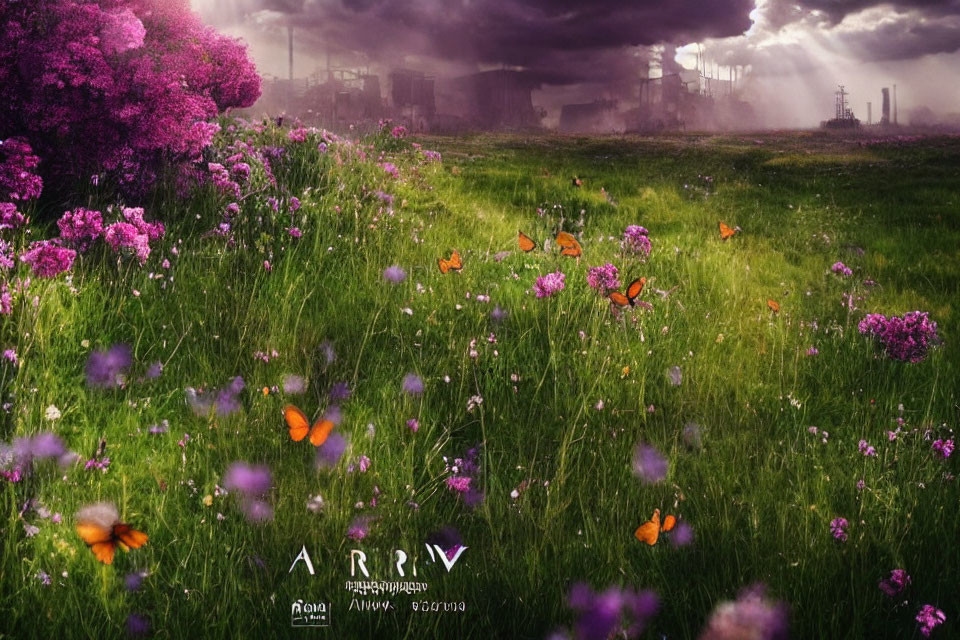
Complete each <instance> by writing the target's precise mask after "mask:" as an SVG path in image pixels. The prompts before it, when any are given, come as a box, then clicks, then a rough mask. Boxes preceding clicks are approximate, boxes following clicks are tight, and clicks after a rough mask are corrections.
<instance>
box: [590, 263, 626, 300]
mask: <svg viewBox="0 0 960 640" xmlns="http://www.w3.org/2000/svg"><path fill="white" fill-rule="evenodd" d="M587 284H589V285H590V286H591V287H592V288H594V289H596V290H597V291H599V292H600V293H606V292H607V291H611V290H616V289H619V288H620V278H619V272H618V271H617V268H616V267H615V266H613V265H612V264H610V263H609V262H608V263H607V264H605V265H603V266H602V267H590V270H589V271H588V272H587Z"/></svg>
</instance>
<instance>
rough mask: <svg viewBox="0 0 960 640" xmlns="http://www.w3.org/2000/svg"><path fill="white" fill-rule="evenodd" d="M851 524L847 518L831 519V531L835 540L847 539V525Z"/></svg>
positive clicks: (842, 540) (844, 540)
mask: <svg viewBox="0 0 960 640" xmlns="http://www.w3.org/2000/svg"><path fill="white" fill-rule="evenodd" d="M849 525H850V523H849V522H847V519H846V518H834V519H833V520H831V521H830V533H831V534H832V535H833V539H834V540H839V541H840V542H846V541H847V527H848V526H849Z"/></svg>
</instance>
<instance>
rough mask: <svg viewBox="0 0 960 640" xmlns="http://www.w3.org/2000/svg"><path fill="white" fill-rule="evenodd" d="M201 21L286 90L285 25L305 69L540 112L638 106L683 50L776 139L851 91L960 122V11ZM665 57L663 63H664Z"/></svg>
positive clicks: (712, 3)
mask: <svg viewBox="0 0 960 640" xmlns="http://www.w3.org/2000/svg"><path fill="white" fill-rule="evenodd" d="M192 1H193V5H194V8H195V9H196V10H197V11H199V12H200V14H201V15H202V16H203V18H204V19H205V20H206V21H207V22H208V23H210V24H211V25H214V26H216V27H218V28H220V29H221V30H223V31H226V32H228V33H231V34H235V35H239V36H242V37H244V38H245V39H246V40H248V41H249V42H250V45H251V52H252V53H253V55H254V57H255V58H256V60H257V63H258V67H259V68H260V69H261V71H262V72H263V73H265V74H268V75H276V76H281V77H282V76H286V74H287V58H286V35H285V30H284V25H286V24H288V23H292V24H293V25H295V29H296V48H297V54H296V63H295V64H296V68H295V72H296V75H298V76H305V75H308V74H309V73H311V72H313V71H315V70H316V69H317V68H319V67H322V66H324V65H325V64H326V56H327V54H328V53H329V54H330V56H331V58H332V64H334V65H335V66H356V65H366V66H370V67H371V68H374V69H381V70H384V69H389V68H392V67H396V66H407V67H411V68H417V69H423V70H425V71H428V72H432V73H436V74H438V75H441V76H443V75H459V74H465V73H469V72H472V71H476V70H482V69H490V68H501V67H503V68H511V69H518V70H523V71H525V72H527V73H528V74H529V75H530V77H531V78H532V79H535V80H536V82H539V83H542V90H541V91H538V92H537V93H536V94H535V95H534V99H535V102H539V103H541V104H542V105H543V106H547V107H548V108H551V107H553V106H554V104H556V103H558V102H563V101H567V100H573V101H589V100H592V99H594V98H599V97H617V98H620V99H621V100H629V99H630V96H631V95H635V91H636V79H637V78H638V77H639V75H640V74H641V73H642V72H643V71H642V70H645V69H646V68H647V66H648V62H647V61H648V59H650V58H651V56H652V55H653V56H654V57H655V54H651V47H655V46H658V45H659V46H663V45H666V46H667V47H668V50H669V51H672V49H673V47H678V53H677V57H676V60H677V61H679V62H680V63H681V64H683V65H685V66H687V67H689V68H692V67H694V66H695V64H696V56H695V55H694V54H693V53H692V52H693V51H695V50H697V49H700V50H702V51H704V53H705V55H706V57H707V59H708V60H710V61H711V62H712V63H715V64H717V65H720V66H721V68H720V73H721V76H722V77H723V78H727V77H728V75H727V74H728V71H727V68H728V67H726V66H725V65H730V64H734V65H741V66H742V67H745V68H747V69H748V73H747V76H746V80H745V82H744V95H745V97H747V98H748V99H750V100H751V101H752V102H754V103H756V104H757V105H758V107H759V108H760V109H761V110H762V112H763V118H764V124H765V125H767V126H811V125H814V124H816V123H817V122H818V121H819V120H820V119H823V118H826V117H829V116H830V112H831V110H832V101H833V95H832V91H833V90H834V88H835V85H836V84H838V83H844V84H845V85H846V86H847V88H848V89H849V90H850V91H851V93H852V96H851V105H852V106H853V107H854V111H855V113H856V114H857V115H858V117H861V118H863V119H866V113H865V111H866V107H865V105H866V102H867V101H868V100H870V101H872V102H873V103H874V117H875V118H877V117H878V114H879V100H880V88H881V87H882V86H892V84H894V83H896V84H897V85H898V95H899V99H900V104H899V107H900V114H901V120H905V119H906V117H907V114H908V113H909V112H910V110H911V109H913V108H915V107H917V106H921V105H923V106H928V107H930V108H931V109H933V110H934V111H937V112H943V113H946V112H960V0H905V1H904V0H896V1H894V2H876V1H875V0H654V1H646V0H590V1H585V0H192ZM654 51H656V50H654Z"/></svg>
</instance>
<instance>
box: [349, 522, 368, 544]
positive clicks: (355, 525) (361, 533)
mask: <svg viewBox="0 0 960 640" xmlns="http://www.w3.org/2000/svg"><path fill="white" fill-rule="evenodd" d="M372 520H373V518H372V517H371V516H357V517H356V518H354V519H353V522H351V523H350V527H349V528H348V529H347V537H348V538H350V539H351V540H353V541H354V542H358V541H360V540H363V539H364V538H366V537H367V536H368V535H370V522H371V521H372Z"/></svg>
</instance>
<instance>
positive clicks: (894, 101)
mask: <svg viewBox="0 0 960 640" xmlns="http://www.w3.org/2000/svg"><path fill="white" fill-rule="evenodd" d="M893 124H897V85H893Z"/></svg>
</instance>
